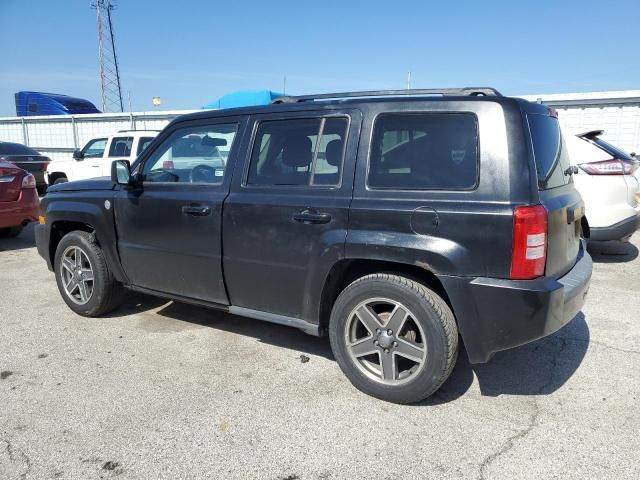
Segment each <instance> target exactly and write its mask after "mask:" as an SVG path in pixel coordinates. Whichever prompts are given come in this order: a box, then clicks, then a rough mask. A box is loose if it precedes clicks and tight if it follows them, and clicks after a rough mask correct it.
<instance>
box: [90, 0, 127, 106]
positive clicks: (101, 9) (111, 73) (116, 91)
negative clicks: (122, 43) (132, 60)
mask: <svg viewBox="0 0 640 480" xmlns="http://www.w3.org/2000/svg"><path fill="white" fill-rule="evenodd" d="M91 6H92V7H93V8H95V9H96V14H97V21H98V55H99V60H100V93H101V95H102V111H103V112H124V104H123V102H122V88H121V86H120V71H119V69H118V56H117V54H116V41H115V35H114V34H113V19H112V17H111V12H112V11H113V10H114V9H115V8H116V4H115V0H94V2H93V3H92V5H91Z"/></svg>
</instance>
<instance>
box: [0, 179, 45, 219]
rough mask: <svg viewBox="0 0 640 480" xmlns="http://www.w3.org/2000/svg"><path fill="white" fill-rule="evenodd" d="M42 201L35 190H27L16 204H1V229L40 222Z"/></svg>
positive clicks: (21, 193)
mask: <svg viewBox="0 0 640 480" xmlns="http://www.w3.org/2000/svg"><path fill="white" fill-rule="evenodd" d="M39 214H40V201H39V200H38V193H37V192H36V190H35V189H33V188H30V189H25V190H22V191H21V192H20V196H19V197H18V199H17V200H16V201H15V202H0V228H6V227H15V226H18V225H22V224H23V223H26V222H34V221H36V220H38V215H39Z"/></svg>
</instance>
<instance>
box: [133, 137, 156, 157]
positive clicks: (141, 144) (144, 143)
mask: <svg viewBox="0 0 640 480" xmlns="http://www.w3.org/2000/svg"><path fill="white" fill-rule="evenodd" d="M152 141H153V137H140V139H139V140H138V151H137V152H136V155H140V154H141V153H142V152H144V151H145V149H146V148H147V147H148V146H149V144H150V143H151V142H152Z"/></svg>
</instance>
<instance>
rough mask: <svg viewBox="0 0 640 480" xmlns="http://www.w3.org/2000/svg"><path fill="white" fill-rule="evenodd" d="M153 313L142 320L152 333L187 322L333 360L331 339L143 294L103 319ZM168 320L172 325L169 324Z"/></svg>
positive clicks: (135, 296) (133, 297)
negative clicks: (151, 316) (150, 316)
mask: <svg viewBox="0 0 640 480" xmlns="http://www.w3.org/2000/svg"><path fill="white" fill-rule="evenodd" d="M156 309H157V310H156ZM150 310H155V311H154V312H153V313H154V317H153V318H148V319H144V320H143V322H144V324H145V326H146V328H147V329H148V330H149V331H163V329H165V330H168V331H178V330H180V324H181V323H183V322H184V324H187V325H190V326H193V325H201V326H204V327H209V328H215V329H217V330H223V331H225V332H230V333H235V334H238V335H243V336H245V337H253V338H255V339H256V340H258V341H259V342H263V343H267V344H270V345H274V346H277V347H280V348H286V349H288V350H295V351H299V352H301V353H308V354H311V355H317V356H321V357H324V358H328V359H330V360H333V354H332V353H331V347H330V345H329V339H328V337H314V336H312V335H308V334H306V333H304V332H302V331H301V330H298V329H296V328H291V327H285V326H283V325H277V324H274V323H268V322H263V321H260V320H255V319H252V318H247V317H241V316H238V315H231V314H229V313H226V312H222V311H218V310H214V309H210V308H205V307H199V306H197V305H190V304H186V303H179V302H173V301H170V300H166V299H162V298H158V297H153V296H150V295H145V294H142V293H134V292H130V293H129V294H128V296H127V300H126V301H125V302H124V303H123V305H122V306H121V307H119V308H118V309H117V310H115V311H114V312H111V313H110V314H107V315H105V316H104V318H113V317H121V316H123V315H132V314H140V313H144V312H148V311H150ZM167 321H169V322H171V324H170V325H169V324H167V323H166V322H167Z"/></svg>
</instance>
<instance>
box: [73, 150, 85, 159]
mask: <svg viewBox="0 0 640 480" xmlns="http://www.w3.org/2000/svg"><path fill="white" fill-rule="evenodd" d="M83 158H84V153H82V151H81V150H78V149H76V150H74V151H73V159H74V160H82V159H83Z"/></svg>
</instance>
